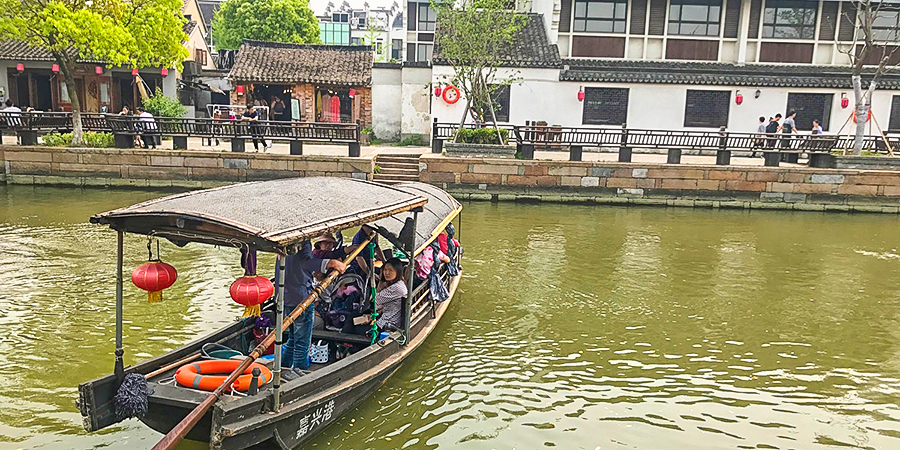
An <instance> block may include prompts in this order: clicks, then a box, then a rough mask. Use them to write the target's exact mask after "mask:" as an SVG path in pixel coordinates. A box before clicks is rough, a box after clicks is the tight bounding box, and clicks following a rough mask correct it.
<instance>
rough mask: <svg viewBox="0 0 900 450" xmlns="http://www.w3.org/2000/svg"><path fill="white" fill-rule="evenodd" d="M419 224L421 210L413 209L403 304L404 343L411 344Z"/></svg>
mask: <svg viewBox="0 0 900 450" xmlns="http://www.w3.org/2000/svg"><path fill="white" fill-rule="evenodd" d="M418 226H419V211H418V210H416V209H414V210H413V219H412V230H413V232H412V233H410V234H409V242H407V243H406V248H408V249H409V252H408V255H409V263H408V264H407V265H406V271H407V272H408V273H407V276H406V302H404V306H403V345H406V344H409V341H410V339H412V337H411V336H410V335H409V329H410V325H412V324H411V323H410V322H411V321H412V302H413V283H414V281H415V276H416V230H418V229H419V228H418Z"/></svg>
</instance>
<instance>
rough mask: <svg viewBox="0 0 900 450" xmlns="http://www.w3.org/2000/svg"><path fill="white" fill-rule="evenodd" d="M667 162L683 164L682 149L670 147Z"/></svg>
mask: <svg viewBox="0 0 900 450" xmlns="http://www.w3.org/2000/svg"><path fill="white" fill-rule="evenodd" d="M666 164H681V149H680V148H670V149H669V155H668V157H667V158H666Z"/></svg>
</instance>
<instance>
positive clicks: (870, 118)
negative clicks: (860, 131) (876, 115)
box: [853, 109, 872, 123]
mask: <svg viewBox="0 0 900 450" xmlns="http://www.w3.org/2000/svg"><path fill="white" fill-rule="evenodd" d="M870 120H872V110H871V109H870V110H869V114H867V115H866V122H868V121H870ZM853 123H859V122H858V121H857V120H856V110H855V109H854V110H853Z"/></svg>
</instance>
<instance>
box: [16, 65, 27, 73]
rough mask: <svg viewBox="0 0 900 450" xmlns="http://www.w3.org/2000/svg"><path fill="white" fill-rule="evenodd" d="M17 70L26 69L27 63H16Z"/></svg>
mask: <svg viewBox="0 0 900 450" xmlns="http://www.w3.org/2000/svg"><path fill="white" fill-rule="evenodd" d="M16 70H18V71H19V72H24V71H25V64H22V63H18V64H16Z"/></svg>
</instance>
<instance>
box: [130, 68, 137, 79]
mask: <svg viewBox="0 0 900 450" xmlns="http://www.w3.org/2000/svg"><path fill="white" fill-rule="evenodd" d="M131 76H133V77H136V76H138V70H137V69H131Z"/></svg>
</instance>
